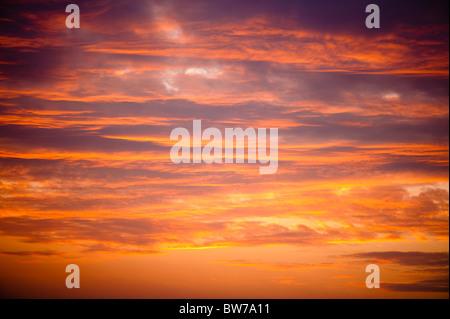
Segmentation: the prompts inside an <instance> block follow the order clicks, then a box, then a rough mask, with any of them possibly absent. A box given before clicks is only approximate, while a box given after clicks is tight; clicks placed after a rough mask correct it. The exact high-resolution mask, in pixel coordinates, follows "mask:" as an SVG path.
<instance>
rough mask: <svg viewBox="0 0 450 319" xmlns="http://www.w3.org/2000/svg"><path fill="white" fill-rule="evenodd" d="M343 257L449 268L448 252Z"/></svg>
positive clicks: (381, 253) (400, 252) (384, 252)
mask: <svg viewBox="0 0 450 319" xmlns="http://www.w3.org/2000/svg"><path fill="white" fill-rule="evenodd" d="M345 257H351V258H360V259H366V260H367V261H368V262H369V261H373V262H388V263H395V264H399V265H404V266H412V267H438V268H441V267H447V268H448V266H449V255H448V252H421V251H409V252H402V251H379V252H366V253H355V254H351V255H347V256H345Z"/></svg>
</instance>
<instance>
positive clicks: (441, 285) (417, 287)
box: [381, 277, 448, 293]
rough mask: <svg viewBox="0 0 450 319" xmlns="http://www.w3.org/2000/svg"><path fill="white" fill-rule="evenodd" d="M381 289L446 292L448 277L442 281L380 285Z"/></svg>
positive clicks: (386, 283) (430, 280) (431, 280)
mask: <svg viewBox="0 0 450 319" xmlns="http://www.w3.org/2000/svg"><path fill="white" fill-rule="evenodd" d="M381 288H383V289H387V290H389V291H396V292H447V293H448V277H447V278H442V279H429V280H420V281H417V282H411V283H391V282H385V283H381Z"/></svg>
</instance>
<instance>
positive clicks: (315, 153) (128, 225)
mask: <svg viewBox="0 0 450 319" xmlns="http://www.w3.org/2000/svg"><path fill="white" fill-rule="evenodd" d="M372 2H374V3H376V4H377V5H378V6H379V8H380V28H379V29H368V28H367V27H366V25H365V20H366V17H367V15H368V13H366V12H365V8H366V6H367V5H368V4H370V3H372ZM70 3H71V2H66V1H25V0H24V1H11V0H6V1H2V2H1V4H0V11H1V12H2V15H1V17H0V48H1V49H0V105H1V106H0V297H2V298H288V299H291V298H292V299H302V298H449V288H448V287H449V186H448V182H449V166H448V164H449V155H448V151H449V117H448V116H449V115H448V114H449V113H448V112H449V111H448V106H449V88H448V85H449V83H448V82H449V81H448V77H449V37H448V35H449V21H448V20H449V18H448V2H447V1H436V0H434V1H417V0H412V1H395V3H392V1H382V0H376V1H348V0H343V1H332V0H321V1H299V0H297V1H266V0H264V1H261V0H260V1H253V0H250V1H237V0H218V1H208V0H193V1H189V2H187V1H181V0H168V1H124V0H115V1H112V0H100V1H95V2H94V1H79V0H77V1H76V4H77V5H78V6H79V8H80V28H73V29H69V28H67V27H66V24H65V21H66V17H67V16H68V15H69V13H66V12H65V8H66V6H67V5H68V4H70ZM193 120H201V121H202V126H203V127H204V128H206V127H216V128H219V129H220V130H221V131H222V132H223V130H224V129H225V128H238V127H240V128H244V129H245V128H278V170H277V172H276V173H274V174H268V175H261V174H259V167H260V164H259V163H257V164H252V163H244V164H238V163H228V164H225V163H214V164H205V163H200V164H193V163H181V164H174V163H173V162H172V161H171V158H170V150H171V147H172V146H173V144H174V141H172V140H170V133H171V131H172V130H173V129H175V128H177V127H183V128H187V129H188V130H189V131H190V132H192V125H193ZM68 264H77V265H78V266H79V267H80V288H79V289H76V288H74V289H68V288H67V287H66V286H65V278H66V276H67V275H68V274H67V273H65V268H66V266H67V265H68ZM368 264H376V265H378V266H379V268H380V280H381V283H380V288H379V289H368V288H367V287H366V285H365V280H366V277H367V275H368V273H366V272H365V269H366V266H367V265H368Z"/></svg>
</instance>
